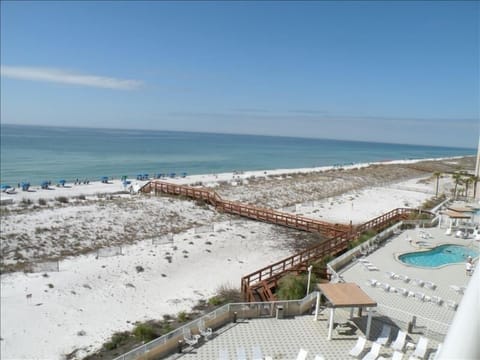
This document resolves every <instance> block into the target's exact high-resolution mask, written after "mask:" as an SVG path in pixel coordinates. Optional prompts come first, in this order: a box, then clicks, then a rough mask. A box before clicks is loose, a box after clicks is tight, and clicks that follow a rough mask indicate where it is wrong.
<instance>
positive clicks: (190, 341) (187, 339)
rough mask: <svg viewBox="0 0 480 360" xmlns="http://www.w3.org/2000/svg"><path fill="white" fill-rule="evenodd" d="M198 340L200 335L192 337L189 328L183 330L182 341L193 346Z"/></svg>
mask: <svg viewBox="0 0 480 360" xmlns="http://www.w3.org/2000/svg"><path fill="white" fill-rule="evenodd" d="M198 339H200V335H192V332H191V330H190V328H185V329H183V340H185V343H187V344H188V345H190V346H194V345H195V344H197V343H198Z"/></svg>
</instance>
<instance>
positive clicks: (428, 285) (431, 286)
mask: <svg viewBox="0 0 480 360" xmlns="http://www.w3.org/2000/svg"><path fill="white" fill-rule="evenodd" d="M423 286H425V287H426V288H427V289H430V290H435V289H436V288H437V285H436V284H435V283H433V282H431V281H425V284H424V285H423Z"/></svg>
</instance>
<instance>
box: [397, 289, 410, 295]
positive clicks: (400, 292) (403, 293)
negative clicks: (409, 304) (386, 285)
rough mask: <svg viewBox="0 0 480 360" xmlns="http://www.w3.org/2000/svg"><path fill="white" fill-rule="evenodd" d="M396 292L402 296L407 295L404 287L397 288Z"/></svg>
mask: <svg viewBox="0 0 480 360" xmlns="http://www.w3.org/2000/svg"><path fill="white" fill-rule="evenodd" d="M397 293H398V294H400V295H402V296H407V295H408V290H407V289H405V288H398V289H397Z"/></svg>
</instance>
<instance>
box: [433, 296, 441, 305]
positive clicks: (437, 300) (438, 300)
mask: <svg viewBox="0 0 480 360" xmlns="http://www.w3.org/2000/svg"><path fill="white" fill-rule="evenodd" d="M432 302H433V303H435V304H437V305H438V306H441V305H442V304H443V299H442V298H441V297H440V296H432Z"/></svg>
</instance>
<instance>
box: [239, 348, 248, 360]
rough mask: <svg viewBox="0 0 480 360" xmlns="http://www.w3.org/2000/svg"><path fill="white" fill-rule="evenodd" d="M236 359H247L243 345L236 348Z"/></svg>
mask: <svg viewBox="0 0 480 360" xmlns="http://www.w3.org/2000/svg"><path fill="white" fill-rule="evenodd" d="M237 360H247V353H246V352H245V349H244V348H243V347H239V348H237Z"/></svg>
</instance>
